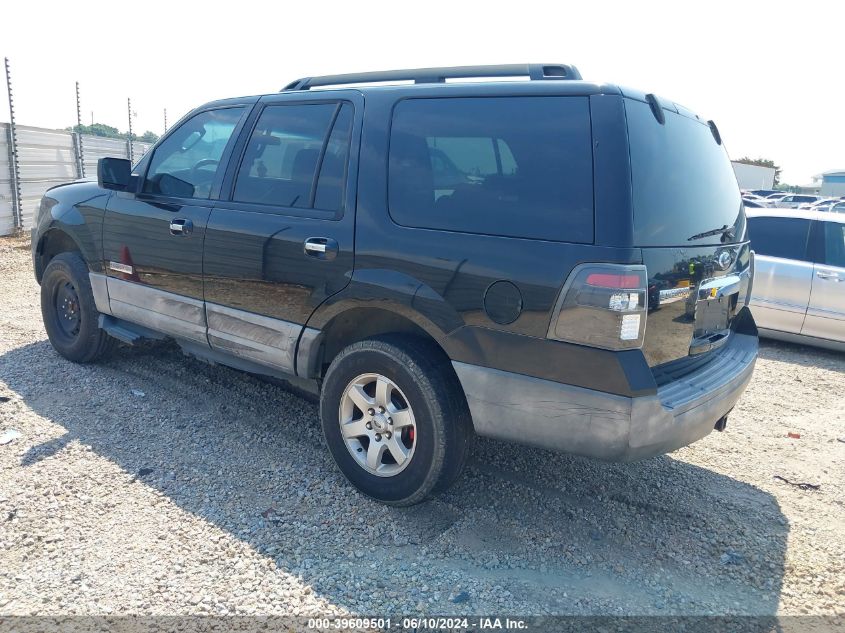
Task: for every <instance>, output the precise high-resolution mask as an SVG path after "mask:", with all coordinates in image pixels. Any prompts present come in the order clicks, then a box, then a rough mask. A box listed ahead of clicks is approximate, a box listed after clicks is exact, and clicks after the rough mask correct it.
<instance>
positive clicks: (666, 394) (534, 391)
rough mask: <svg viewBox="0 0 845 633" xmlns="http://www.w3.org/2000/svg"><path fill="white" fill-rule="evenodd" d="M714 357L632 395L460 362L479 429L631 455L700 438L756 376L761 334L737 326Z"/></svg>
mask: <svg viewBox="0 0 845 633" xmlns="http://www.w3.org/2000/svg"><path fill="white" fill-rule="evenodd" d="M731 339H732V340H731V341H730V342H729V343H728V344H727V345H725V346H724V347H723V348H722V349H721V350H720V351H719V354H718V356H717V357H716V358H714V359H713V361H711V362H710V363H708V364H706V365H705V366H703V367H701V368H699V369H698V370H696V371H693V372H691V373H690V374H687V375H686V376H684V377H682V378H680V379H678V380H676V381H674V382H671V383H668V384H666V385H664V386H662V387H660V389H658V391H657V393H656V394H653V395H648V396H642V397H635V398H629V397H624V396H618V395H612V394H608V393H604V392H600V391H593V390H590V389H584V388H581V387H573V386H570V385H563V384H560V383H556V382H552V381H548V380H542V379H539V378H533V377H530V376H524V375H521V374H513V373H510V372H505V371H500V370H497V369H490V368H487V367H480V366H477V365H468V364H466V363H459V362H454V363H453V366H454V367H455V371H456V372H457V374H458V378H459V380H460V381H461V385H462V386H463V389H464V393H465V394H466V397H467V402H468V404H469V409H470V412H471V414H472V419H473V425H474V426H475V431H476V433H478V434H479V435H482V436H486V437H493V438H497V439H501V440H505V441H509V442H516V443H520V444H528V445H532V446H538V447H540V448H545V449H549V450H555V451H561V452H566V453H574V454H578V455H586V456H589V457H596V458H599V459H604V460H608V461H632V460H636V459H643V458H646V457H652V456H654V455H659V454H662V453H667V452H669V451H673V450H675V449H677V448H680V447H682V446H686V445H688V444H691V443H693V442H695V441H696V440H699V439H701V438H702V437H704V436H705V435H707V434H708V433H710V432H711V431H712V430H713V426H714V424H715V423H716V422H717V421H718V420H719V419H720V418H722V417H723V416H725V415H727V413H728V412H729V411H730V410H731V409H732V408H733V407H734V405H735V404H736V402H737V401H738V400H739V398H740V396H741V395H742V392H743V391H744V390H745V387H746V386H747V384H748V382H749V381H750V380H751V374H752V371H753V369H754V363H755V361H756V358H757V337H755V336H749V335H744V334H733V335H732V337H731Z"/></svg>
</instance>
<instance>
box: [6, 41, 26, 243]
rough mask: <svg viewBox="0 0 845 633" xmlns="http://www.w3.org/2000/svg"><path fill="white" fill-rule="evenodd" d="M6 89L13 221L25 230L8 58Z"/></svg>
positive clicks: (17, 226)
mask: <svg viewBox="0 0 845 633" xmlns="http://www.w3.org/2000/svg"><path fill="white" fill-rule="evenodd" d="M4 59H5V64H6V88H7V89H8V91H9V175H10V176H11V177H12V221H13V223H14V225H15V228H16V229H21V228H23V209H22V208H21V171H20V165H19V164H18V133H17V127H16V126H15V103H14V99H13V98H12V74H11V72H10V71H9V58H8V57H6V58H4Z"/></svg>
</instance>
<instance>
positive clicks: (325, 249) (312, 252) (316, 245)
mask: <svg viewBox="0 0 845 633" xmlns="http://www.w3.org/2000/svg"><path fill="white" fill-rule="evenodd" d="M303 250H304V252H305V254H306V255H308V256H309V257H313V258H315V259H323V260H329V259H334V258H335V257H337V252H338V246H337V242H336V241H335V240H333V239H332V238H330V237H309V238H308V239H307V240H305V244H304V245H303Z"/></svg>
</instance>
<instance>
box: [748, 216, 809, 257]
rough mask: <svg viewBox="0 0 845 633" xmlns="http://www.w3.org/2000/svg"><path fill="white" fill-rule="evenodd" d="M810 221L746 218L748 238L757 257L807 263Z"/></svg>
mask: <svg viewBox="0 0 845 633" xmlns="http://www.w3.org/2000/svg"><path fill="white" fill-rule="evenodd" d="M809 231H810V221H809V220H802V219H800V218H766V217H760V218H748V237H749V239H750V240H751V248H752V249H753V250H754V252H755V253H757V254H758V255H767V256H769V257H780V258H783V259H795V260H800V261H809V258H808V257H807V234H808V233H809Z"/></svg>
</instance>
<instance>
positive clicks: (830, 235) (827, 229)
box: [822, 222, 845, 268]
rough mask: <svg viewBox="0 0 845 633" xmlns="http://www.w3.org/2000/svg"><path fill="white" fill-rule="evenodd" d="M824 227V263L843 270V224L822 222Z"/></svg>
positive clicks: (844, 246) (844, 241)
mask: <svg viewBox="0 0 845 633" xmlns="http://www.w3.org/2000/svg"><path fill="white" fill-rule="evenodd" d="M822 225H823V226H824V263H825V264H826V265H828V266H837V267H839V268H845V224H843V223H840V222H822Z"/></svg>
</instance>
